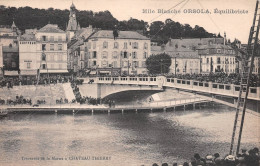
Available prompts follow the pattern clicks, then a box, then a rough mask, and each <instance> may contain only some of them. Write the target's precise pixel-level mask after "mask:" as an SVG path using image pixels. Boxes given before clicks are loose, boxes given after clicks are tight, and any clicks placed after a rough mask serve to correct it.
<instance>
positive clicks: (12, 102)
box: [0, 95, 32, 105]
mask: <svg viewBox="0 0 260 166" xmlns="http://www.w3.org/2000/svg"><path fill="white" fill-rule="evenodd" d="M0 104H1V105H4V104H7V105H17V104H28V105H32V100H31V99H30V98H24V97H23V96H22V95H21V96H16V97H15V99H7V100H4V99H0Z"/></svg>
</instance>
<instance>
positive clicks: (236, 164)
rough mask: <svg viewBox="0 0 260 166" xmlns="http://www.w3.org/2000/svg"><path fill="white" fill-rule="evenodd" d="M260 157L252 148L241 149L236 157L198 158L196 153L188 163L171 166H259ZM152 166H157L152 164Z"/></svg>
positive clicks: (255, 149)
mask: <svg viewBox="0 0 260 166" xmlns="http://www.w3.org/2000/svg"><path fill="white" fill-rule="evenodd" d="M259 165H260V155H259V149H258V148H253V149H250V150H249V151H248V152H247V150H246V149H242V153H240V154H238V155H237V156H233V155H226V156H225V157H220V155H219V153H215V154H214V155H206V156H205V157H204V158H203V157H200V155H199V154H198V153H196V154H194V156H193V157H192V158H191V160H190V162H184V163H183V164H179V165H178V163H174V164H173V166H259ZM152 166H159V165H158V164H157V163H154V164H153V165H152ZM162 166H169V164H168V163H163V164H162Z"/></svg>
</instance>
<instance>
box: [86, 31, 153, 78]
mask: <svg viewBox="0 0 260 166" xmlns="http://www.w3.org/2000/svg"><path fill="white" fill-rule="evenodd" d="M116 33H118V37H116V36H114V35H115V32H113V31H110V30H100V31H98V32H96V33H95V34H93V35H92V36H90V37H89V38H88V39H87V40H86V41H85V43H84V45H85V47H86V49H85V50H86V52H85V54H86V57H87V59H88V66H87V67H88V68H89V69H90V70H94V69H97V68H102V71H103V72H107V73H108V74H109V73H111V69H112V70H113V69H115V70H117V69H118V68H119V69H121V74H126V75H131V74H145V73H147V69H146V65H145V61H146V59H147V58H148V57H149V55H150V53H151V52H150V49H151V48H150V47H151V46H150V40H149V39H148V38H147V37H145V36H143V35H141V34H139V33H137V32H133V31H120V32H116ZM106 69H107V71H105V70H106Z"/></svg>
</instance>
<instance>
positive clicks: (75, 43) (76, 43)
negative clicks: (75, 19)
mask: <svg viewBox="0 0 260 166" xmlns="http://www.w3.org/2000/svg"><path fill="white" fill-rule="evenodd" d="M94 31H95V29H93V28H92V26H89V27H87V28H81V29H80V30H78V31H76V33H75V35H74V37H73V38H72V39H71V40H70V41H69V42H68V70H70V71H73V72H74V73H76V72H78V71H79V70H81V69H85V68H86V67H87V64H88V62H87V57H85V46H84V41H85V40H86V39H87V38H88V37H89V36H90V35H92V34H93V33H94Z"/></svg>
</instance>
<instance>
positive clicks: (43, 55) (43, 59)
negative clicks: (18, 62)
mask: <svg viewBox="0 0 260 166" xmlns="http://www.w3.org/2000/svg"><path fill="white" fill-rule="evenodd" d="M42 61H46V55H45V54H44V53H42Z"/></svg>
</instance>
